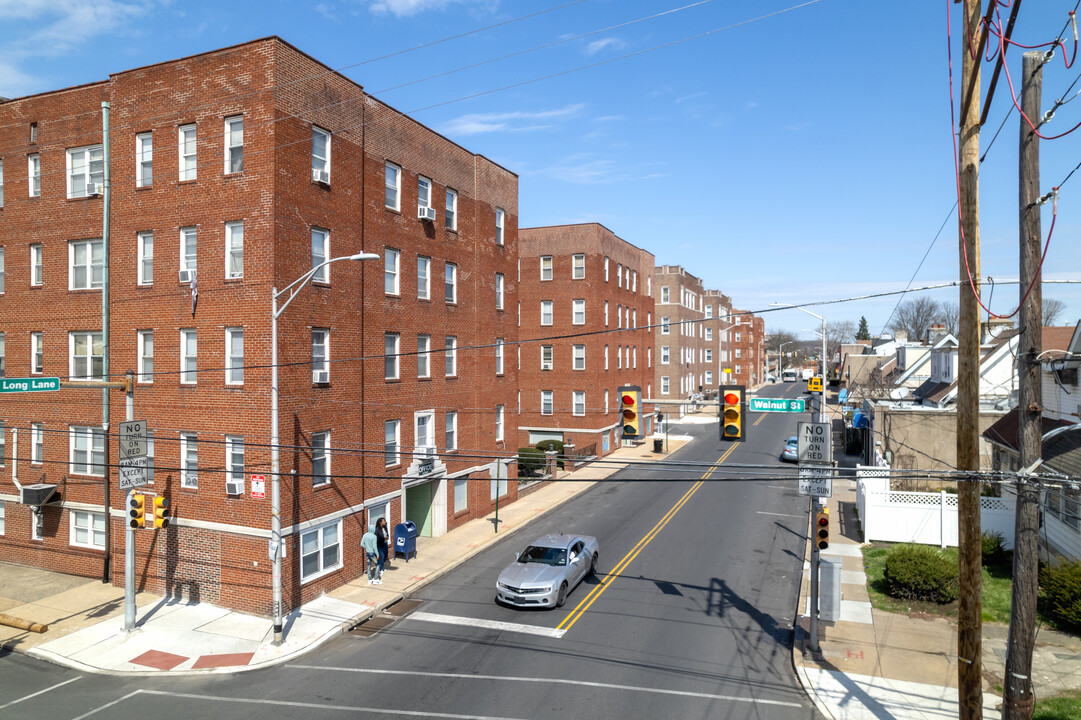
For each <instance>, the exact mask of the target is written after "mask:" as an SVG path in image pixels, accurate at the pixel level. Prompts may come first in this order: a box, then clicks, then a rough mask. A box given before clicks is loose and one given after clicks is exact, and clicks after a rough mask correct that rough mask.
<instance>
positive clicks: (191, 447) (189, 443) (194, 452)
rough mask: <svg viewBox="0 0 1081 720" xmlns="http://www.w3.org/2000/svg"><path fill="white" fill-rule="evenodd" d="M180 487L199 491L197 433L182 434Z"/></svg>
mask: <svg viewBox="0 0 1081 720" xmlns="http://www.w3.org/2000/svg"><path fill="white" fill-rule="evenodd" d="M180 487H182V488H185V489H188V490H198V489H199V437H198V436H197V435H196V434H195V433H189V432H182V433H180Z"/></svg>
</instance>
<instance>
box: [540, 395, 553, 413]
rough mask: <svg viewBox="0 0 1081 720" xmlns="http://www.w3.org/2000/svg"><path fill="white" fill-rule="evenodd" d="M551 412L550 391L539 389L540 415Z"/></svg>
mask: <svg viewBox="0 0 1081 720" xmlns="http://www.w3.org/2000/svg"><path fill="white" fill-rule="evenodd" d="M551 414H552V391H551V390H541V415H551Z"/></svg>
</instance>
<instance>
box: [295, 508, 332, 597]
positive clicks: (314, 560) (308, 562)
mask: <svg viewBox="0 0 1081 720" xmlns="http://www.w3.org/2000/svg"><path fill="white" fill-rule="evenodd" d="M341 537H342V521H341V520H338V521H335V522H332V523H330V524H329V525H323V526H322V527H318V528H315V529H314V530H308V531H307V532H302V533H301V534H300V582H302V583H305V582H308V581H309V580H314V579H315V578H317V577H321V576H323V575H326V574H327V573H330V572H333V571H334V570H337V569H338V568H340V567H341V566H342V552H341Z"/></svg>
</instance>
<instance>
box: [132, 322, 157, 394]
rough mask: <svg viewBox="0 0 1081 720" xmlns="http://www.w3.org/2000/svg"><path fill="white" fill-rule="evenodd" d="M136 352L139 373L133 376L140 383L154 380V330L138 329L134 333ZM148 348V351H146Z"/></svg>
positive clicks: (150, 382) (146, 383) (144, 383)
mask: <svg viewBox="0 0 1081 720" xmlns="http://www.w3.org/2000/svg"><path fill="white" fill-rule="evenodd" d="M135 338H136V345H137V347H136V350H135V351H136V354H137V355H138V358H137V363H138V369H139V373H138V374H137V375H136V376H135V377H136V379H137V380H138V382H139V383H140V384H143V385H150V384H152V383H153V382H154V331H153V330H139V331H137V332H136V334H135ZM148 350H149V352H148Z"/></svg>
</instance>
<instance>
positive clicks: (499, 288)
mask: <svg viewBox="0 0 1081 720" xmlns="http://www.w3.org/2000/svg"><path fill="white" fill-rule="evenodd" d="M2 270H3V257H2V255H0V271H2ZM2 290H3V284H2V283H0V291H2ZM495 309H496V310H502V309H503V273H496V274H495Z"/></svg>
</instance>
